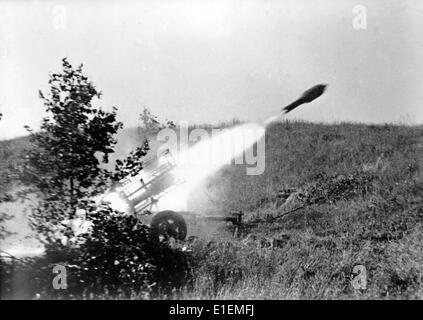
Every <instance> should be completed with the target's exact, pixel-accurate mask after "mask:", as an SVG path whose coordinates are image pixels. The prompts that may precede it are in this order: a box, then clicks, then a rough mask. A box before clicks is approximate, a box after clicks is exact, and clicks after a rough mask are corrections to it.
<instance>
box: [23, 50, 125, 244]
mask: <svg viewBox="0 0 423 320" xmlns="http://www.w3.org/2000/svg"><path fill="white" fill-rule="evenodd" d="M62 66H63V71H62V72H61V73H53V74H51V75H50V79H49V85H50V92H49V93H48V94H47V95H45V94H44V93H42V92H41V91H40V92H39V94H40V97H41V99H42V100H43V101H44V105H45V106H46V111H47V113H48V116H47V117H45V118H44V119H43V122H42V125H41V130H40V131H39V132H34V131H33V130H31V129H30V128H29V127H26V128H27V130H28V131H29V132H30V134H31V142H32V144H33V148H32V149H31V150H29V151H28V154H27V157H26V160H27V161H26V162H25V165H24V167H23V168H22V177H23V181H24V182H26V183H28V185H31V186H33V187H34V189H35V191H36V192H37V193H38V194H39V196H40V199H41V201H40V203H39V205H38V206H37V207H36V208H35V209H34V210H33V214H32V218H33V219H32V222H33V223H32V224H33V227H35V229H36V230H37V231H38V232H39V233H41V234H42V235H43V236H44V237H43V240H46V241H47V242H49V241H52V240H53V241H55V239H56V238H57V235H58V230H62V232H59V234H60V236H61V235H63V234H64V235H67V234H68V233H70V232H71V230H70V229H69V228H66V227H65V228H64V230H63V228H62V229H60V227H63V226H61V224H62V222H63V221H65V220H67V219H72V218H73V217H74V215H75V211H76V208H77V203H78V200H79V199H81V198H84V197H87V196H92V195H94V194H95V193H96V192H99V191H100V190H102V188H104V187H105V186H106V184H107V180H108V178H109V177H110V173H109V172H107V171H106V170H105V169H102V168H101V167H100V166H99V165H100V162H102V163H107V162H108V155H109V153H111V152H113V149H112V147H113V145H114V144H115V143H116V140H115V138H114V135H115V134H116V133H117V131H118V130H119V128H121V127H122V123H120V122H118V121H117V120H116V108H113V111H112V112H106V111H104V110H102V109H101V108H96V107H94V106H93V104H92V101H93V99H94V98H100V96H101V93H100V92H99V91H98V90H97V89H96V88H95V86H94V85H93V83H92V82H90V81H89V80H88V78H87V77H86V76H84V75H83V73H82V65H80V66H79V67H77V68H73V67H72V65H71V64H70V63H69V62H68V60H67V59H66V58H64V59H63V60H62ZM99 156H100V157H101V160H99ZM34 189H33V190H31V191H34Z"/></svg>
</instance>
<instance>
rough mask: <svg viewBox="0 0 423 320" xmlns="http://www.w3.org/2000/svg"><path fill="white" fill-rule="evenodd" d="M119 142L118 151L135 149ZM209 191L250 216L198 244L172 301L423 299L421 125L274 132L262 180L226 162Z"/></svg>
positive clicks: (216, 202)
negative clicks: (359, 273)
mask: <svg viewBox="0 0 423 320" xmlns="http://www.w3.org/2000/svg"><path fill="white" fill-rule="evenodd" d="M123 136H124V137H125V138H122V139H120V143H119V145H118V146H117V154H123V153H126V152H128V151H129V149H132V146H133V145H135V144H136V135H135V132H130V131H127V132H126V133H124V134H123ZM2 146H3V145H2ZM10 146H11V145H10V144H9V147H10ZM11 148H12V150H15V149H19V148H20V147H18V146H17V145H16V146H14V144H13V143H12V146H11ZM2 149H3V147H2ZM6 154H7V155H8V157H7V159H9V160H8V161H10V159H13V157H14V155H13V154H14V153H13V152H12V154H9V153H7V152H6ZM0 156H2V161H3V160H4V159H5V158H4V152H3V155H2V154H0ZM3 163H4V162H3ZM205 188H206V192H207V194H208V195H209V199H211V200H212V201H211V203H207V204H206V203H203V205H204V206H208V207H209V206H213V207H214V210H215V211H217V212H228V211H231V210H242V211H243V212H244V213H245V219H244V220H245V221H246V225H245V227H244V228H243V229H242V230H239V231H240V233H239V235H238V237H232V236H225V237H223V236H222V235H219V236H218V237H214V238H211V239H210V237H208V238H207V239H201V238H200V239H194V240H190V241H189V242H188V243H187V244H188V245H189V246H190V247H191V249H192V253H191V254H192V258H193V259H192V261H193V265H192V279H191V281H190V282H189V283H187V284H186V286H185V288H184V289H183V290H182V292H178V293H175V295H174V296H172V297H173V298H218V299H226V298H234V299H238V298H240V299H248V298H257V299H266V298H270V299H284V298H289V299H296V298H306V299H333V298H340V299H351V298H420V299H421V298H423V284H422V281H423V279H422V274H423V250H421V248H422V247H423V228H422V227H423V129H422V128H421V127H406V126H394V125H378V126H376V125H361V124H348V123H341V124H336V125H324V124H311V123H304V122H284V123H279V124H275V125H272V126H271V127H269V128H268V129H267V132H266V169H265V172H264V173H263V174H262V175H259V176H247V175H246V173H245V167H243V166H227V167H225V168H223V169H222V170H220V171H219V172H218V173H217V174H216V175H214V176H213V177H211V178H210V179H209V180H208V181H207V183H206V184H205ZM195 196H196V195H193V197H195ZM224 234H227V233H224ZM355 265H363V266H365V268H366V270H367V275H368V282H367V289H365V290H355V289H353V287H352V286H351V282H350V280H351V275H352V270H353V268H354V266H355ZM162 298H166V297H164V296H163V297H162Z"/></svg>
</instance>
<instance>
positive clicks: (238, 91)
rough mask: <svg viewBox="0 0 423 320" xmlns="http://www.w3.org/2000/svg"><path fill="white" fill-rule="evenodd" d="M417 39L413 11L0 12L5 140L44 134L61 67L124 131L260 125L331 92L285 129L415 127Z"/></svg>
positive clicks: (381, 6)
mask: <svg viewBox="0 0 423 320" xmlns="http://www.w3.org/2000/svg"><path fill="white" fill-rule="evenodd" d="M359 5H360V6H361V7H360V8H365V10H366V11H365V13H366V17H365V18H366V19H365V21H366V24H365V28H364V25H363V24H361V25H360V26H361V27H363V28H364V29H363V28H362V29H357V28H356V24H354V21H355V22H357V20H354V19H357V15H358V13H357V11H355V10H357V9H354V8H356V6H359ZM360 13H361V14H363V11H360ZM360 17H361V18H363V15H361V16H360ZM360 21H361V22H362V21H363V20H360ZM422 33H423V1H420V0H404V1H395V0H359V1H358V0H336V1H335V0H316V1H309V0H292V1H291V0H278V1H252V0H225V1H219V0H215V1H212V0H192V1H191V0H185V1H179V0H172V1H170V0H169V1H167V0H163V1H161V0H158V1H157V0H156V1H128V0H126V1H125V0H123V1H122V0H120V1H102V2H100V1H79V0H73V1H63V2H61V1H54V2H52V1H25V0H18V1H1V0H0V113H3V119H2V120H0V139H8V138H13V137H16V136H20V135H24V134H25V133H26V131H25V129H24V128H23V126H24V125H29V126H31V127H33V128H38V127H39V125H40V123H41V119H42V117H43V116H45V113H44V106H43V104H42V101H41V100H40V99H39V97H38V90H39V89H41V90H43V91H47V89H48V84H47V82H48V75H49V73H50V72H58V71H60V69H61V59H62V58H63V57H68V59H69V61H70V62H71V63H72V64H73V65H75V66H76V65H78V64H80V63H83V64H84V72H85V74H86V75H87V76H88V77H89V78H90V79H91V80H92V81H93V83H94V84H95V85H96V87H97V88H98V89H99V90H100V91H102V92H103V96H102V99H101V100H100V101H98V102H96V103H97V105H99V106H103V107H104V108H105V109H107V110H110V109H111V107H112V106H116V107H117V108H118V117H119V120H121V121H122V122H123V123H124V125H125V126H126V127H131V126H136V125H137V119H138V115H139V113H140V112H141V110H142V108H143V107H147V108H149V109H150V110H151V111H152V112H153V114H157V115H158V116H159V117H161V118H163V119H164V118H167V119H171V120H174V121H181V120H183V121H188V122H189V123H216V122H219V121H226V120H230V119H233V118H239V119H241V120H246V121H253V122H260V121H263V120H265V119H266V118H268V117H269V116H271V115H274V114H275V113H278V112H279V110H280V109H281V108H282V107H284V106H285V105H287V104H289V103H290V102H292V101H293V100H294V99H296V98H298V97H299V96H300V95H301V93H302V92H303V91H304V90H306V89H308V88H309V87H311V86H313V85H315V84H318V83H326V84H328V85H329V87H328V90H327V92H326V93H325V94H324V95H323V96H322V97H320V98H319V99H318V100H316V101H314V102H313V103H310V104H307V105H304V106H302V107H301V108H298V109H296V110H294V111H293V112H291V113H290V114H289V116H288V118H291V119H303V120H307V121H316V122H339V121H353V122H367V123H385V122H396V123H406V124H422V123H423V108H422V106H421V104H422V102H423V59H422V57H423V34H422Z"/></svg>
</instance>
